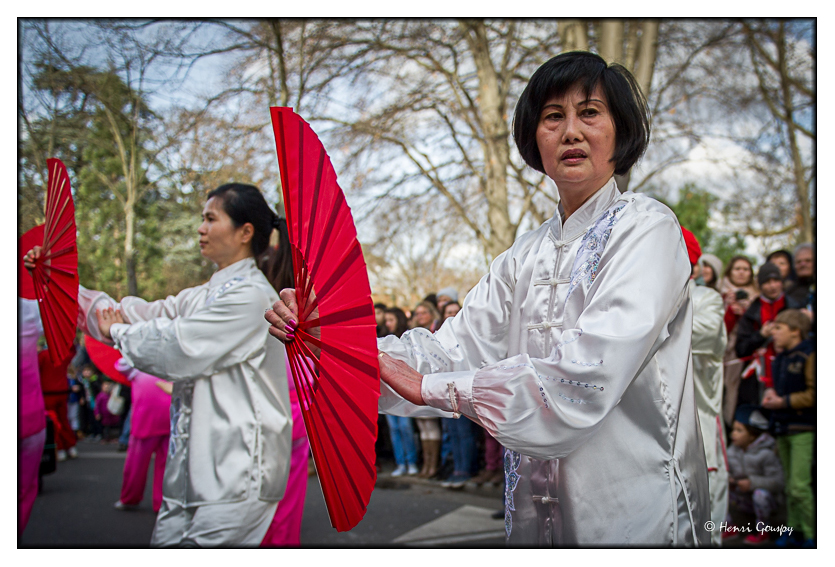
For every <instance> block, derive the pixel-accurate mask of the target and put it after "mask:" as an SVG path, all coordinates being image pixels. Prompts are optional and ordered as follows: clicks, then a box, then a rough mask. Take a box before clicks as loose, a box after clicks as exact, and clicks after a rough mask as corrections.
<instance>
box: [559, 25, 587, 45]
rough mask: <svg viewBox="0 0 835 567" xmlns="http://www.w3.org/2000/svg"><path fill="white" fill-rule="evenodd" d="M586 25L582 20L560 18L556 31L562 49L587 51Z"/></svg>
mask: <svg viewBox="0 0 835 567" xmlns="http://www.w3.org/2000/svg"><path fill="white" fill-rule="evenodd" d="M587 30H588V26H587V24H586V22H585V21H583V20H562V21H560V22H559V23H558V24H557V33H559V34H560V42H561V43H562V49H563V51H588V50H589V34H588V31H587Z"/></svg>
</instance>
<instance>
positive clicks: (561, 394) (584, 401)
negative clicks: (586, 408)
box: [557, 388, 602, 404]
mask: <svg viewBox="0 0 835 567" xmlns="http://www.w3.org/2000/svg"><path fill="white" fill-rule="evenodd" d="M601 390H602V388H601ZM557 395H558V396H559V397H561V398H562V399H564V400H568V401H569V402H571V403H572V404H589V403H591V402H589V401H586V400H581V399H580V398H569V397H568V396H566V395H565V394H563V393H562V392H557Z"/></svg>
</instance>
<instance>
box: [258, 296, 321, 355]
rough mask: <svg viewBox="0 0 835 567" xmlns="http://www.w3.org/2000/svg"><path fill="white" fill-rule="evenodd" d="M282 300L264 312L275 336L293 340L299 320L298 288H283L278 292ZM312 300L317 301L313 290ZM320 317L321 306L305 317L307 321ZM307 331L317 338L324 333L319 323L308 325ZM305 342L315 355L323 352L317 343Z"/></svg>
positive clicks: (310, 298) (285, 340)
mask: <svg viewBox="0 0 835 567" xmlns="http://www.w3.org/2000/svg"><path fill="white" fill-rule="evenodd" d="M278 296H279V297H280V298H281V299H280V300H278V301H276V302H275V303H273V308H272V309H267V311H266V313H264V319H266V320H267V321H269V323H270V325H271V326H270V334H271V335H272V336H274V337H275V338H277V339H279V340H280V341H283V342H285V343H289V342H292V341H293V340H295V338H296V328H297V327H298V324H299V323H298V321H299V304H298V302H297V299H296V290H295V289H292V288H287V289H282V290H281V292H280V293H279V294H278ZM309 301H310V302H315V301H316V296H315V294H314V293H313V291H312V290H311V292H310V297H309ZM318 318H319V307H318V306H317V307H315V308H314V309H313V310H312V311H311V312H310V313H309V314H308V315H307V318H306V319H305V320H306V321H313V320H316V319H318ZM306 333H307V334H308V335H310V336H312V337H314V338H316V339H319V337H321V335H322V329H321V327H320V326H319V325H315V326H312V327H308V328H307V329H306ZM304 344H305V345H306V346H307V348H308V349H310V353H311V354H313V355H314V356H315V357H317V358H318V357H319V355H320V354H321V348H320V347H318V346H317V345H315V344H313V343H311V342H309V341H304Z"/></svg>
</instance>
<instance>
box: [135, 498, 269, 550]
mask: <svg viewBox="0 0 835 567" xmlns="http://www.w3.org/2000/svg"><path fill="white" fill-rule="evenodd" d="M253 492H254V493H255V495H256V497H255V498H250V499H248V500H244V501H243V502H233V503H230V504H204V505H202V506H188V507H183V506H180V505H179V504H177V503H176V502H172V501H170V500H163V501H162V507H161V508H160V510H159V514H158V515H157V523H156V525H155V526H154V533H153V535H152V536H151V547H258V546H259V545H260V544H261V540H262V539H264V535H265V534H266V533H267V529H268V528H269V527H270V522H272V519H273V516H274V515H275V509H276V507H277V506H278V502H264V501H262V500H258V498H257V494H258V491H253Z"/></svg>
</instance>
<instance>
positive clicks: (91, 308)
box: [76, 285, 119, 346]
mask: <svg viewBox="0 0 835 567" xmlns="http://www.w3.org/2000/svg"><path fill="white" fill-rule="evenodd" d="M108 307H113V308H114V309H115V308H118V307H119V304H118V303H116V301H114V300H113V298H112V297H110V296H109V295H107V294H106V293H104V292H103V291H95V290H92V289H87V288H85V287H84V286H82V285H79V286H78V318H77V321H76V323H77V325H78V328H79V329H81V331H82V332H83V333H85V334H87V335H90V336H91V337H93V338H94V339H96V340H97V341H99V342H101V343H104V344H107V345H111V346H112V345H113V341H112V340H111V339H110V337H105V336H104V335H102V334H101V331H99V322H98V320H97V319H96V309H106V308H108Z"/></svg>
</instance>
